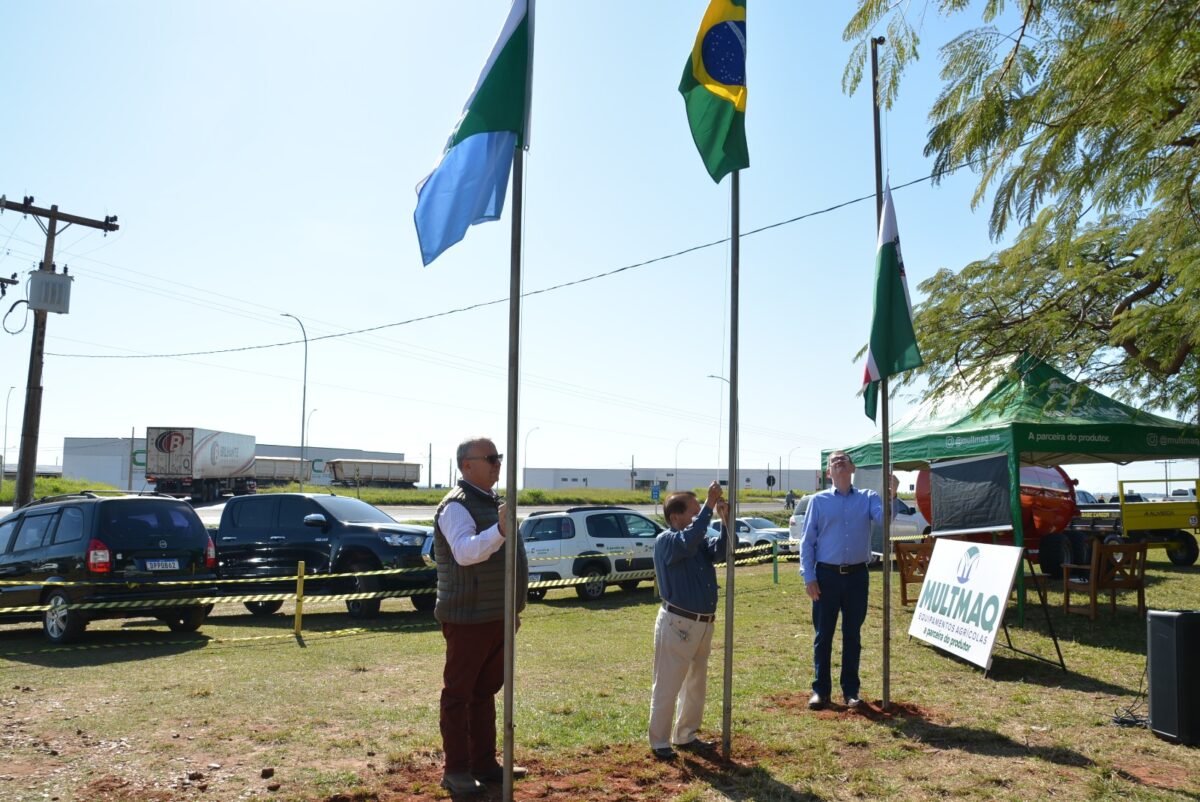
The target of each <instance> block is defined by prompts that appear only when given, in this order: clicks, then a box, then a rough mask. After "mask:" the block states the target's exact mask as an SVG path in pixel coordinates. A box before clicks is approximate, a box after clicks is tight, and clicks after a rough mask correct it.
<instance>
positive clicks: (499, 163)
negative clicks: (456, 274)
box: [413, 0, 533, 265]
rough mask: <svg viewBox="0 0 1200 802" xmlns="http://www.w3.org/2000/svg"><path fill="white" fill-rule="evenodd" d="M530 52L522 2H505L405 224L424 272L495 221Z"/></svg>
mask: <svg viewBox="0 0 1200 802" xmlns="http://www.w3.org/2000/svg"><path fill="white" fill-rule="evenodd" d="M532 52H533V23H532V21H531V20H530V19H529V7H528V0H513V4H512V9H511V10H510V11H509V12H508V19H507V20H506V21H505V23H504V28H503V30H501V31H500V38H499V39H497V40H496V45H495V47H493V48H492V54H491V55H490V56H488V60H487V63H486V64H484V65H483V72H481V73H480V74H479V81H478V82H477V83H476V84H475V91H473V92H472V93H471V96H470V97H469V98H467V103H466V105H465V106H463V112H462V116H461V117H460V118H459V120H458V125H456V126H455V127H454V132H453V133H451V134H450V139H449V140H448V141H447V142H446V149H445V150H444V151H443V152H442V158H441V160H440V161H439V162H438V164H437V166H436V167H434V168H433V172H432V173H430V174H429V175H427V176H426V177H425V179H424V180H423V181H421V183H419V184H417V210H416V211H415V212H413V222H414V223H416V226H417V240H418V241H419V242H420V245H421V259H422V261H423V262H424V263H425V264H426V265H428V264H429V263H430V262H432V261H433V260H434V259H436V258H438V256H440V255H441V253H442V251H444V250H446V249H447V248H449V247H450V246H451V245H453V244H454V243H456V242H458V241H459V240H461V239H462V238H463V237H464V236H466V233H467V229H468V228H469V227H471V226H473V225H475V224H476V223H483V222H487V221H490V220H499V219H500V213H501V212H502V211H503V210H504V195H505V193H506V192H507V190H508V176H509V173H510V172H511V171H512V162H513V152H514V150H515V149H516V148H517V147H521V146H523V145H524V143H525V138H526V136H527V133H528V126H529V78H530V72H529V69H530V56H531V54H532Z"/></svg>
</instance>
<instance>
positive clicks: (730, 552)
mask: <svg viewBox="0 0 1200 802" xmlns="http://www.w3.org/2000/svg"><path fill="white" fill-rule="evenodd" d="M740 190H741V171H740V170H734V171H733V183H731V184H730V185H729V191H730V207H729V284H730V290H729V308H730V312H729V520H728V521H727V522H726V523H725V526H724V527H722V529H723V530H724V532H725V682H724V694H723V699H722V703H721V753H722V754H723V755H725V758H726V759H728V758H729V754H730V750H731V748H732V744H731V730H732V722H733V573H734V562H735V558H734V548H735V547H736V545H737V492H738V263H739V261H740V258H741V248H740V242H739V236H740V235H739V224H740V221H739V215H740V212H741V204H740Z"/></svg>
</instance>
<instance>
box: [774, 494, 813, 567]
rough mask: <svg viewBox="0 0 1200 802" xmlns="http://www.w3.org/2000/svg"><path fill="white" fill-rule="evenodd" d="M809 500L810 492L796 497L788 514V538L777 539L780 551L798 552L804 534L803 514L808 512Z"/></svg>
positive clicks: (810, 500) (810, 499) (810, 498)
mask: <svg viewBox="0 0 1200 802" xmlns="http://www.w3.org/2000/svg"><path fill="white" fill-rule="evenodd" d="M811 502H812V494H811V493H810V494H808V495H804V496H801V497H800V498H798V499H796V506H795V507H793V508H792V514H791V515H790V516H788V539H787V540H786V541H783V540H781V541H779V551H780V552H781V553H782V552H787V553H789V554H799V553H800V540H801V539H802V537H803V536H804V515H805V513H807V512H808V505H809V504H810V503H811Z"/></svg>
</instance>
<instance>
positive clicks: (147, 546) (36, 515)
mask: <svg viewBox="0 0 1200 802" xmlns="http://www.w3.org/2000/svg"><path fill="white" fill-rule="evenodd" d="M216 567H217V559H216V552H215V550H214V548H213V541H212V538H210V537H209V535H208V532H207V531H206V530H205V528H204V525H203V524H202V523H201V522H200V518H199V517H198V516H197V515H196V512H195V510H193V509H192V508H191V506H190V505H189V504H187V502H184V501H180V500H176V499H173V498H168V497H166V496H159V495H153V494H151V495H125V494H121V495H115V496H101V495H99V494H98V493H94V492H90V491H85V492H82V493H73V494H70V495H63V496H52V497H48V498H42V499H38V500H36V501H34V502H32V503H30V504H28V505H26V506H24V507H22V508H21V509H19V510H15V511H13V512H11V513H9V514H8V515H6V516H4V517H3V518H0V579H3V580H5V581H8V582H12V581H19V582H21V583H22V584H19V585H0V620H4V621H38V620H40V621H41V622H42V629H43V630H44V631H45V633H46V637H47V638H49V639H50V641H52V642H54V643H67V642H70V641H73V640H76V639H77V638H78V637H79V636H80V635H82V634H83V631H84V629H85V628H86V627H87V625H88V623H89V622H91V621H95V620H98V619H102V618H145V617H153V618H157V619H159V620H160V621H162V622H163V623H165V624H166V625H167V626H168V627H170V629H171V631H172V632H194V631H195V630H197V629H199V628H200V626H201V625H202V624H203V623H204V619H205V617H206V616H207V615H208V613H209V612H210V611H211V610H212V605H194V606H191V605H188V606H172V607H160V608H157V609H136V608H123V609H111V610H103V609H97V610H78V609H70V608H69V607H68V605H71V604H84V603H89V604H90V603H100V604H104V603H111V602H123V603H124V602H155V601H164V600H167V601H171V600H177V599H183V598H194V597H204V596H212V594H213V593H215V592H216V585H215V584H213V585H204V584H199V585H168V586H156V585H155V583H156V582H157V581H160V580H174V581H180V580H196V581H201V582H203V581H213V580H215V579H216ZM47 582H72V583H81V584H78V585H74V584H72V585H47V584H45V583H47ZM36 605H49V606H50V607H49V609H48V610H46V611H44V612H21V613H6V612H5V610H7V609H11V608H14V607H28V606H36Z"/></svg>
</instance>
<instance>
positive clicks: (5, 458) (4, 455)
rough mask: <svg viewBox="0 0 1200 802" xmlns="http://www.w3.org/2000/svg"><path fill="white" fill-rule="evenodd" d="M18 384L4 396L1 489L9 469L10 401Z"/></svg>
mask: <svg viewBox="0 0 1200 802" xmlns="http://www.w3.org/2000/svg"><path fill="white" fill-rule="evenodd" d="M15 389H17V388H16V385H13V386H12V387H9V388H8V395H7V396H5V398H4V450H3V451H0V490H3V489H4V472H5V471H7V470H8V402H9V401H11V400H12V391H13V390H15Z"/></svg>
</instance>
